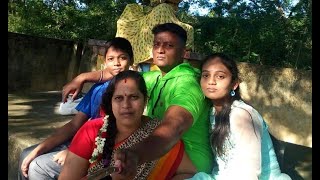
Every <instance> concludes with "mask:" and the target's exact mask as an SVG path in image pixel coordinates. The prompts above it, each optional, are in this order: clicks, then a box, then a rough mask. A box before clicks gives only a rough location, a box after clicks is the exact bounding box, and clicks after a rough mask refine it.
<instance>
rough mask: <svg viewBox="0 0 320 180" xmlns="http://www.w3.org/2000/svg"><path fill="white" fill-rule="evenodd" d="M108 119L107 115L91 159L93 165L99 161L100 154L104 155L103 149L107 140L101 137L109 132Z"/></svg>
mask: <svg viewBox="0 0 320 180" xmlns="http://www.w3.org/2000/svg"><path fill="white" fill-rule="evenodd" d="M108 118H109V115H106V116H105V117H104V118H103V125H102V127H101V128H100V130H99V133H98V136H97V137H96V139H95V144H96V148H94V150H93V152H92V155H91V158H90V159H89V162H90V163H93V162H95V161H96V160H97V158H98V156H99V154H102V153H103V147H104V144H105V141H106V138H103V137H101V136H102V133H103V132H107V127H108Z"/></svg>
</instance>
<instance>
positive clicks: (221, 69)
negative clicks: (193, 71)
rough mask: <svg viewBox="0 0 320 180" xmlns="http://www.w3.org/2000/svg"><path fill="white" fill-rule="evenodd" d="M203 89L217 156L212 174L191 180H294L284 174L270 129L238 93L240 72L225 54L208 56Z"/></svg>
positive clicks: (203, 67) (196, 176)
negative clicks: (209, 105)
mask: <svg viewBox="0 0 320 180" xmlns="http://www.w3.org/2000/svg"><path fill="white" fill-rule="evenodd" d="M201 70H202V72H201V81H200V84H201V88H202V91H203V93H204V95H205V96H206V97H207V98H208V99H209V100H210V101H211V102H212V105H213V106H212V112H211V113H210V123H211V127H210V131H211V147H212V150H213V152H214V154H215V162H216V164H215V165H214V168H213V170H212V174H210V175H209V174H206V173H204V172H199V173H197V174H196V175H195V176H194V177H193V178H192V180H202V179H203V180H207V179H218V180H219V179H223V180H227V179H245V180H251V179H259V180H271V179H272V180H273V179H277V180H279V179H281V180H282V179H283V180H287V179H291V178H290V177H289V176H288V175H287V174H284V173H281V171H280V167H279V164H278V161H277V157H276V154H275V151H274V148H273V144H272V141H271V138H270V135H269V132H268V126H267V124H266V123H265V121H264V120H263V118H262V116H261V115H260V114H259V113H258V112H257V110H255V109H254V108H253V107H252V106H250V105H248V104H246V103H245V102H244V101H243V100H242V99H241V96H240V93H239V83H240V82H239V76H238V74H239V71H238V68H237V65H236V63H235V61H234V60H232V59H230V58H229V57H227V56H226V55H225V54H222V53H215V54H212V55H209V56H207V57H206V58H205V59H204V61H203V64H202V66H201Z"/></svg>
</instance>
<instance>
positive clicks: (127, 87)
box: [111, 78, 146, 127]
mask: <svg viewBox="0 0 320 180" xmlns="http://www.w3.org/2000/svg"><path fill="white" fill-rule="evenodd" d="M111 103H112V111H113V114H114V116H115V118H116V119H117V127H121V126H127V127H139V126H140V123H141V116H142V114H143V111H144V107H145V103H146V101H145V98H144V96H143V94H142V93H141V92H140V90H139V87H138V85H137V82H136V81H135V80H133V79H131V78H127V79H123V80H120V81H119V82H118V83H117V84H116V86H115V91H114V93H113V96H112V100H111Z"/></svg>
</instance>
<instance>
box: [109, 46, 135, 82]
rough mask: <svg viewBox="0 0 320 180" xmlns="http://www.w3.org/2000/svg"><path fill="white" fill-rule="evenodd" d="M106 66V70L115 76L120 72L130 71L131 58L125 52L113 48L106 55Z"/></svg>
mask: <svg viewBox="0 0 320 180" xmlns="http://www.w3.org/2000/svg"><path fill="white" fill-rule="evenodd" d="M104 64H105V69H108V71H109V72H110V73H111V74H112V75H113V76H115V75H117V74H118V73H119V72H121V71H124V70H128V69H129V64H130V58H129V55H128V53H126V52H125V51H122V50H120V49H114V48H113V47H112V46H111V47H110V48H109V49H108V51H107V53H106V59H105V62H104Z"/></svg>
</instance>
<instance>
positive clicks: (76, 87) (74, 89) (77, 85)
mask: <svg viewBox="0 0 320 180" xmlns="http://www.w3.org/2000/svg"><path fill="white" fill-rule="evenodd" d="M78 77H79V76H77V77H76V78H74V79H73V80H72V81H70V82H69V83H67V84H66V85H64V86H63V88H62V102H67V99H68V95H69V94H72V97H71V98H72V100H74V99H75V98H76V97H77V95H78V94H79V93H80V92H81V90H82V87H83V84H84V82H83V81H81V80H80V78H78Z"/></svg>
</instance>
